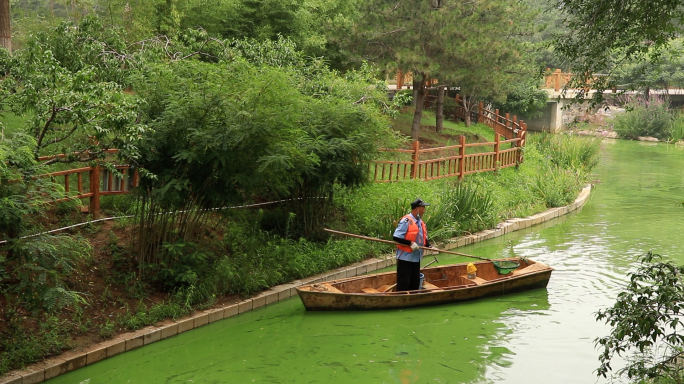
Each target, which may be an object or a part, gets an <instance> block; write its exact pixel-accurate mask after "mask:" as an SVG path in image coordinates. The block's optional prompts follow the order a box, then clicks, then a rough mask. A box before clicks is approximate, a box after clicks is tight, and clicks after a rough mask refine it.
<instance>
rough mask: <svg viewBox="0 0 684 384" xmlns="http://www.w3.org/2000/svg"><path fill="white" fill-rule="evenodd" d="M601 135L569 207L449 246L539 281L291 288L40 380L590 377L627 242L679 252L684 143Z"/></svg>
mask: <svg viewBox="0 0 684 384" xmlns="http://www.w3.org/2000/svg"><path fill="white" fill-rule="evenodd" d="M603 147H604V148H603V150H602V158H601V162H600V164H599V166H598V168H597V170H596V173H597V176H596V178H597V183H596V186H595V189H594V190H593V191H592V195H591V197H590V200H589V201H588V202H587V204H586V205H585V206H584V208H583V209H582V210H581V211H580V212H578V213H573V214H570V215H567V216H564V217H561V218H558V219H555V220H553V221H550V222H547V223H544V224H541V225H538V226H535V227H532V228H528V229H525V230H522V231H517V232H513V233H510V234H507V235H505V236H503V237H499V238H496V239H492V240H489V241H486V242H482V243H478V244H475V245H472V246H468V247H463V248H459V249H458V251H459V252H464V253H470V254H474V255H478V256H483V257H490V258H498V257H509V256H526V257H529V258H531V259H533V260H538V261H541V262H543V263H546V264H549V265H551V266H552V267H553V268H555V271H554V272H553V274H552V276H551V280H550V282H549V285H548V287H547V288H546V289H540V290H534V291H529V292H524V293H519V294H515V295H508V296H502V297H498V298H491V299H485V300H479V301H475V302H469V303H463V304H453V305H442V306H437V307H428V308H415V309H406V310H389V311H367V312H334V313H317V312H306V311H305V310H304V307H303V306H302V304H301V302H300V301H299V298H297V297H294V298H291V299H288V300H285V301H283V302H280V303H277V304H273V305H270V306H267V307H264V308H260V309H257V310H254V311H252V312H248V313H245V314H242V315H239V316H236V317H233V318H229V319H225V320H223V321H219V322H216V323H212V324H209V325H207V326H204V327H201V328H199V329H196V330H193V331H190V332H186V333H183V334H181V335H178V336H175V337H172V338H170V339H166V340H162V341H160V342H157V343H154V344H151V345H149V346H145V347H143V348H139V349H136V350H133V351H131V352H127V353H124V354H121V355H118V356H115V357H113V358H110V359H107V360H104V361H101V362H99V363H96V364H93V365H91V366H88V367H85V368H83V369H80V370H77V371H74V372H71V373H68V374H66V375H63V376H59V377H57V378H55V379H52V380H50V381H48V383H50V384H58V383H90V384H95V383H498V382H505V383H520V384H523V383H524V384H528V383H542V382H544V383H583V384H584V383H596V382H598V383H603V382H605V381H604V380H597V378H596V375H595V373H594V371H595V369H596V368H597V367H598V364H599V363H598V359H597V357H598V351H597V350H596V349H595V347H594V340H595V338H597V337H600V336H604V335H606V334H607V333H608V331H609V328H608V327H607V326H606V325H604V324H601V323H598V322H596V321H595V313H596V311H598V310H600V309H604V308H606V307H608V306H610V305H612V303H613V302H614V299H615V297H616V295H617V293H618V292H619V289H620V287H621V284H622V282H623V280H624V278H625V276H626V274H627V273H628V272H629V271H630V269H631V268H633V267H634V266H635V265H636V262H637V258H638V257H639V256H640V255H641V254H643V253H645V252H647V251H653V252H655V253H659V254H662V255H663V256H664V257H665V258H667V259H671V260H675V261H677V262H678V263H684V251H682V249H684V236H681V231H682V228H684V206H683V201H684V150H683V149H681V148H677V147H674V146H671V145H670V146H668V145H664V144H657V145H653V144H651V143H648V144H644V143H639V142H627V141H611V140H609V141H606V142H604V144H603ZM430 259H431V258H428V260H430ZM464 260H466V259H464V258H459V257H453V258H452V257H449V256H447V255H442V256H439V261H440V264H446V263H452V262H457V261H464Z"/></svg>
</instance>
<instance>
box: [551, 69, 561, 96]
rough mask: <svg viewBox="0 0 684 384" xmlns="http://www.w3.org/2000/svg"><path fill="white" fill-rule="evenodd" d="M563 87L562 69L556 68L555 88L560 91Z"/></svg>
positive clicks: (554, 73) (554, 74) (554, 75)
mask: <svg viewBox="0 0 684 384" xmlns="http://www.w3.org/2000/svg"><path fill="white" fill-rule="evenodd" d="M560 87H561V70H560V69H559V68H556V71H555V72H553V90H554V91H556V92H558V91H559V90H560Z"/></svg>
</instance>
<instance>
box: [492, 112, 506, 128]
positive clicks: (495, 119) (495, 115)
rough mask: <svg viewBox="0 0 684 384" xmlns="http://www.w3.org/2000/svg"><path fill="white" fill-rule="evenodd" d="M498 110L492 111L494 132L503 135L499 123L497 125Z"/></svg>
mask: <svg viewBox="0 0 684 384" xmlns="http://www.w3.org/2000/svg"><path fill="white" fill-rule="evenodd" d="M499 117H500V116H499V110H498V109H495V110H494V132H499V133H503V132H504V130H503V129H501V123H499Z"/></svg>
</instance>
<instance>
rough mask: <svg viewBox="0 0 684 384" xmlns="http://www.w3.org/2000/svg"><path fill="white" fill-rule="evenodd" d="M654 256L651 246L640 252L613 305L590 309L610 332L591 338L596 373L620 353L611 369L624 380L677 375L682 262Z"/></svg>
mask: <svg viewBox="0 0 684 384" xmlns="http://www.w3.org/2000/svg"><path fill="white" fill-rule="evenodd" d="M660 259H661V257H660V256H659V255H656V254H653V253H651V252H649V253H647V254H646V255H644V256H642V257H641V260H640V262H641V265H640V266H639V267H638V268H637V270H636V271H634V272H632V273H630V274H629V275H628V282H627V285H626V286H625V288H624V290H623V291H622V292H621V293H620V294H619V295H618V297H617V301H616V302H615V304H614V305H613V307H612V308H608V309H605V310H602V311H599V312H598V313H597V314H596V319H597V320H599V321H604V322H605V323H606V324H608V325H610V327H611V333H610V335H608V336H604V337H601V338H598V339H596V344H597V346H599V347H600V349H601V355H600V356H599V360H600V362H601V366H600V367H599V369H598V370H597V373H598V375H599V376H604V377H606V376H607V375H608V373H609V372H610V371H612V370H613V367H612V365H611V362H612V361H613V359H614V358H615V357H616V356H622V357H624V358H630V359H629V360H628V362H627V364H626V366H625V367H623V368H620V369H618V370H617V371H616V372H617V373H618V374H620V375H626V376H627V377H628V378H629V379H630V380H645V379H648V378H654V377H673V378H677V377H679V372H680V370H681V366H680V365H679V364H678V363H677V361H678V357H679V356H681V353H682V346H684V334H683V333H682V330H683V328H682V325H683V323H682V322H681V320H680V318H681V315H682V314H683V313H684V281H683V280H682V273H684V267H682V266H676V265H674V264H673V263H672V262H669V261H660Z"/></svg>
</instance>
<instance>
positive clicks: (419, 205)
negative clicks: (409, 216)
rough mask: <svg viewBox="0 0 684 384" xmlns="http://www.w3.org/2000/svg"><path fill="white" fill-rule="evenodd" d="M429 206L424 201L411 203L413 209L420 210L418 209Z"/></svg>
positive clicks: (418, 200)
mask: <svg viewBox="0 0 684 384" xmlns="http://www.w3.org/2000/svg"><path fill="white" fill-rule="evenodd" d="M429 205H430V204H428V203H426V202H424V201H423V200H421V199H415V200H413V201H412V202H411V209H416V208H418V207H427V206H429Z"/></svg>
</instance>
